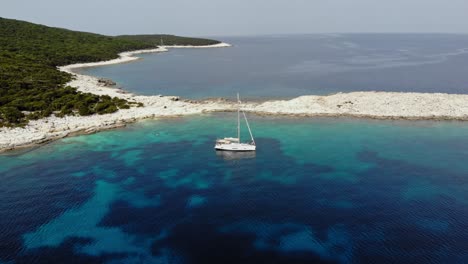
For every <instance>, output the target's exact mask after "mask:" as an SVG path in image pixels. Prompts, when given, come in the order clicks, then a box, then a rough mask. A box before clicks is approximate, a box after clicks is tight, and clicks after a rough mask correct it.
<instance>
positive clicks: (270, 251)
mask: <svg viewBox="0 0 468 264" xmlns="http://www.w3.org/2000/svg"><path fill="white" fill-rule="evenodd" d="M234 120H235V115H233V114H213V115H200V116H194V117H186V118H174V119H161V120H153V121H144V122H139V123H136V124H133V125H130V126H128V127H127V128H123V129H117V130H113V131H106V132H102V133H98V134H94V135H85V136H78V137H71V138H66V139H63V140H59V141H57V142H54V143H51V144H48V145H45V146H42V147H40V148H38V149H33V150H29V151H21V152H12V153H8V154H7V155H1V156H0V201H1V203H0V260H2V263H10V262H14V263H467V262H468V243H467V241H468V209H467V208H468V173H467V172H468V162H467V161H468V149H467V146H468V137H467V135H468V123H461V122H428V121H420V122H409V121H372V120H357V119H335V118H310V119H299V118H275V117H258V116H252V117H251V123H252V124H251V125H252V129H253V131H254V136H256V139H257V145H258V151H257V152H256V153H250V154H249V153H229V152H216V151H215V150H214V149H213V143H214V142H213V141H214V139H215V138H216V137H218V136H225V135H227V136H229V135H232V134H233V133H235V129H236V124H235V121H234ZM243 132H244V135H245V134H246V133H245V132H246V131H243Z"/></svg>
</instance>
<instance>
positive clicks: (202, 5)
mask: <svg viewBox="0 0 468 264" xmlns="http://www.w3.org/2000/svg"><path fill="white" fill-rule="evenodd" d="M2 2H3V3H2V9H1V10H0V17H5V18H12V19H18V20H25V21H29V22H33V23H38V24H43V25H47V26H52V27H60V28H67V29H71V30H78V31H87V32H94V33H100V34H105V35H123V34H153V33H162V34H175V35H187V36H252V35H286V34H287V35H296V34H334V33H336V34H347V33H447V34H468V17H467V16H466V10H468V1H463V0H452V1H450V3H447V2H446V1H442V0H413V1H410V2H409V1H407V0H395V1H392V2H377V1H375V0H354V1H341V0H327V1H323V0H315V1H310V0H294V1H289V2H283V1H279V0H269V1H267V0H251V1H249V2H247V1H245V2H240V1H239V2H231V1H215V0H199V1H197V2H193V1H188V0H175V1H171V2H152V1H145V0H134V1H132V2H128V1H124V0H114V1H109V0H103V1H99V2H96V1H92V0H82V1H80V2H64V1H59V0H45V1H36V2H31V1H26V0H4V1H2ZM25 7H27V8H25Z"/></svg>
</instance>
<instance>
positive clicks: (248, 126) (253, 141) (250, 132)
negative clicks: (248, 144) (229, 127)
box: [242, 111, 255, 145]
mask: <svg viewBox="0 0 468 264" xmlns="http://www.w3.org/2000/svg"><path fill="white" fill-rule="evenodd" d="M242 114H243V115H244V119H245V123H246V124H247V128H248V129H249V134H250V138H251V139H252V143H253V144H254V145H255V140H254V138H253V135H252V131H251V130H250V125H249V121H247V116H246V115H245V112H244V111H242Z"/></svg>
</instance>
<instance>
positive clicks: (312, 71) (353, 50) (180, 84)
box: [82, 34, 468, 99]
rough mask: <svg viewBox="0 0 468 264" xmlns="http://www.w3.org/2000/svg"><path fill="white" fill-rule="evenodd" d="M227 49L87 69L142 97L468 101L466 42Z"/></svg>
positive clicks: (305, 43) (396, 38)
mask: <svg viewBox="0 0 468 264" xmlns="http://www.w3.org/2000/svg"><path fill="white" fill-rule="evenodd" d="M216 38H218V39H220V40H222V41H226V42H228V43H231V44H233V45H234V46H233V47H230V48H223V49H201V50H200V49H179V50H171V51H170V52H166V53H160V54H144V55H141V56H140V55H139V56H140V57H142V58H143V60H139V61H137V62H132V63H126V64H119V65H111V66H105V67H97V68H88V69H83V70H82V72H84V73H86V74H91V75H96V76H102V77H108V78H111V79H113V80H115V81H116V82H117V83H118V85H119V86H121V87H124V88H125V89H126V90H129V91H131V92H134V93H138V94H145V95H154V94H163V95H178V96H182V97H185V98H206V97H233V96H235V94H236V92H240V93H241V95H242V96H243V97H244V98H249V99H265V98H290V97H297V96H299V95H305V94H330V93H336V92H350V91H369V90H371V91H375V90H376V91H396V92H444V93H462V94H466V93H468V89H467V85H466V84H467V83H468V75H467V74H466V71H467V69H468V35H455V34H339V35H338V34H334V35H330V34H329V35H320V34H316V35H289V36H288V35H285V36H253V37H216Z"/></svg>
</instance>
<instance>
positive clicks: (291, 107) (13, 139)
mask: <svg viewBox="0 0 468 264" xmlns="http://www.w3.org/2000/svg"><path fill="white" fill-rule="evenodd" d="M229 46H230V45H229V44H226V43H219V44H216V45H210V46H163V47H159V48H156V49H149V50H138V51H131V52H123V53H121V54H119V55H120V56H119V58H118V59H114V60H110V61H102V62H95V63H82V64H72V65H67V66H63V67H59V69H60V70H61V71H65V72H68V73H72V74H74V75H75V79H74V80H73V81H71V82H70V83H68V85H70V86H72V87H76V88H77V89H78V90H79V91H81V92H86V93H93V94H97V95H109V96H112V97H114V96H115V97H119V98H123V99H126V100H128V101H132V102H137V103H138V102H141V103H143V104H144V106H143V107H132V108H130V109H121V110H119V111H118V112H116V113H112V114H106V115H92V116H66V117H63V118H58V117H55V116H50V117H47V118H44V119H40V120H33V121H31V122H29V124H28V125H26V126H25V127H24V128H0V151H6V150H12V149H17V148H21V147H30V146H34V145H37V144H43V143H45V142H48V141H51V140H55V139H59V138H63V137H67V136H71V135H76V134H87V133H94V132H97V131H101V130H106V129H111V128H115V127H122V126H125V124H126V123H129V122H135V121H136V120H140V119H147V118H158V117H174V116H184V115H193V114H200V113H206V112H223V111H235V110H236V109H237V104H236V103H235V102H231V101H227V100H222V99H220V100H203V101H192V100H181V99H179V98H178V97H177V96H161V95H155V96H141V95H135V94H131V93H127V92H125V91H124V90H121V89H116V88H110V87H105V86H103V85H102V84H101V83H99V82H98V78H96V77H93V76H88V75H82V74H76V73H74V72H73V70H74V69H77V68H83V67H96V66H102V65H109V64H116V63H125V62H130V61H134V60H138V59H139V58H138V57H136V56H135V55H137V54H141V53H150V52H166V51H168V49H171V48H223V47H229ZM242 109H243V110H244V111H246V112H252V113H257V114H267V115H294V116H309V117H312V116H332V117H340V116H347V117H359V118H376V119H408V120H460V121H468V95H461V94H442V93H398V92H351V93H337V94H333V95H327V96H314V95H305V96H300V97H297V98H294V99H291V100H275V101H266V102H243V103H242Z"/></svg>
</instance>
